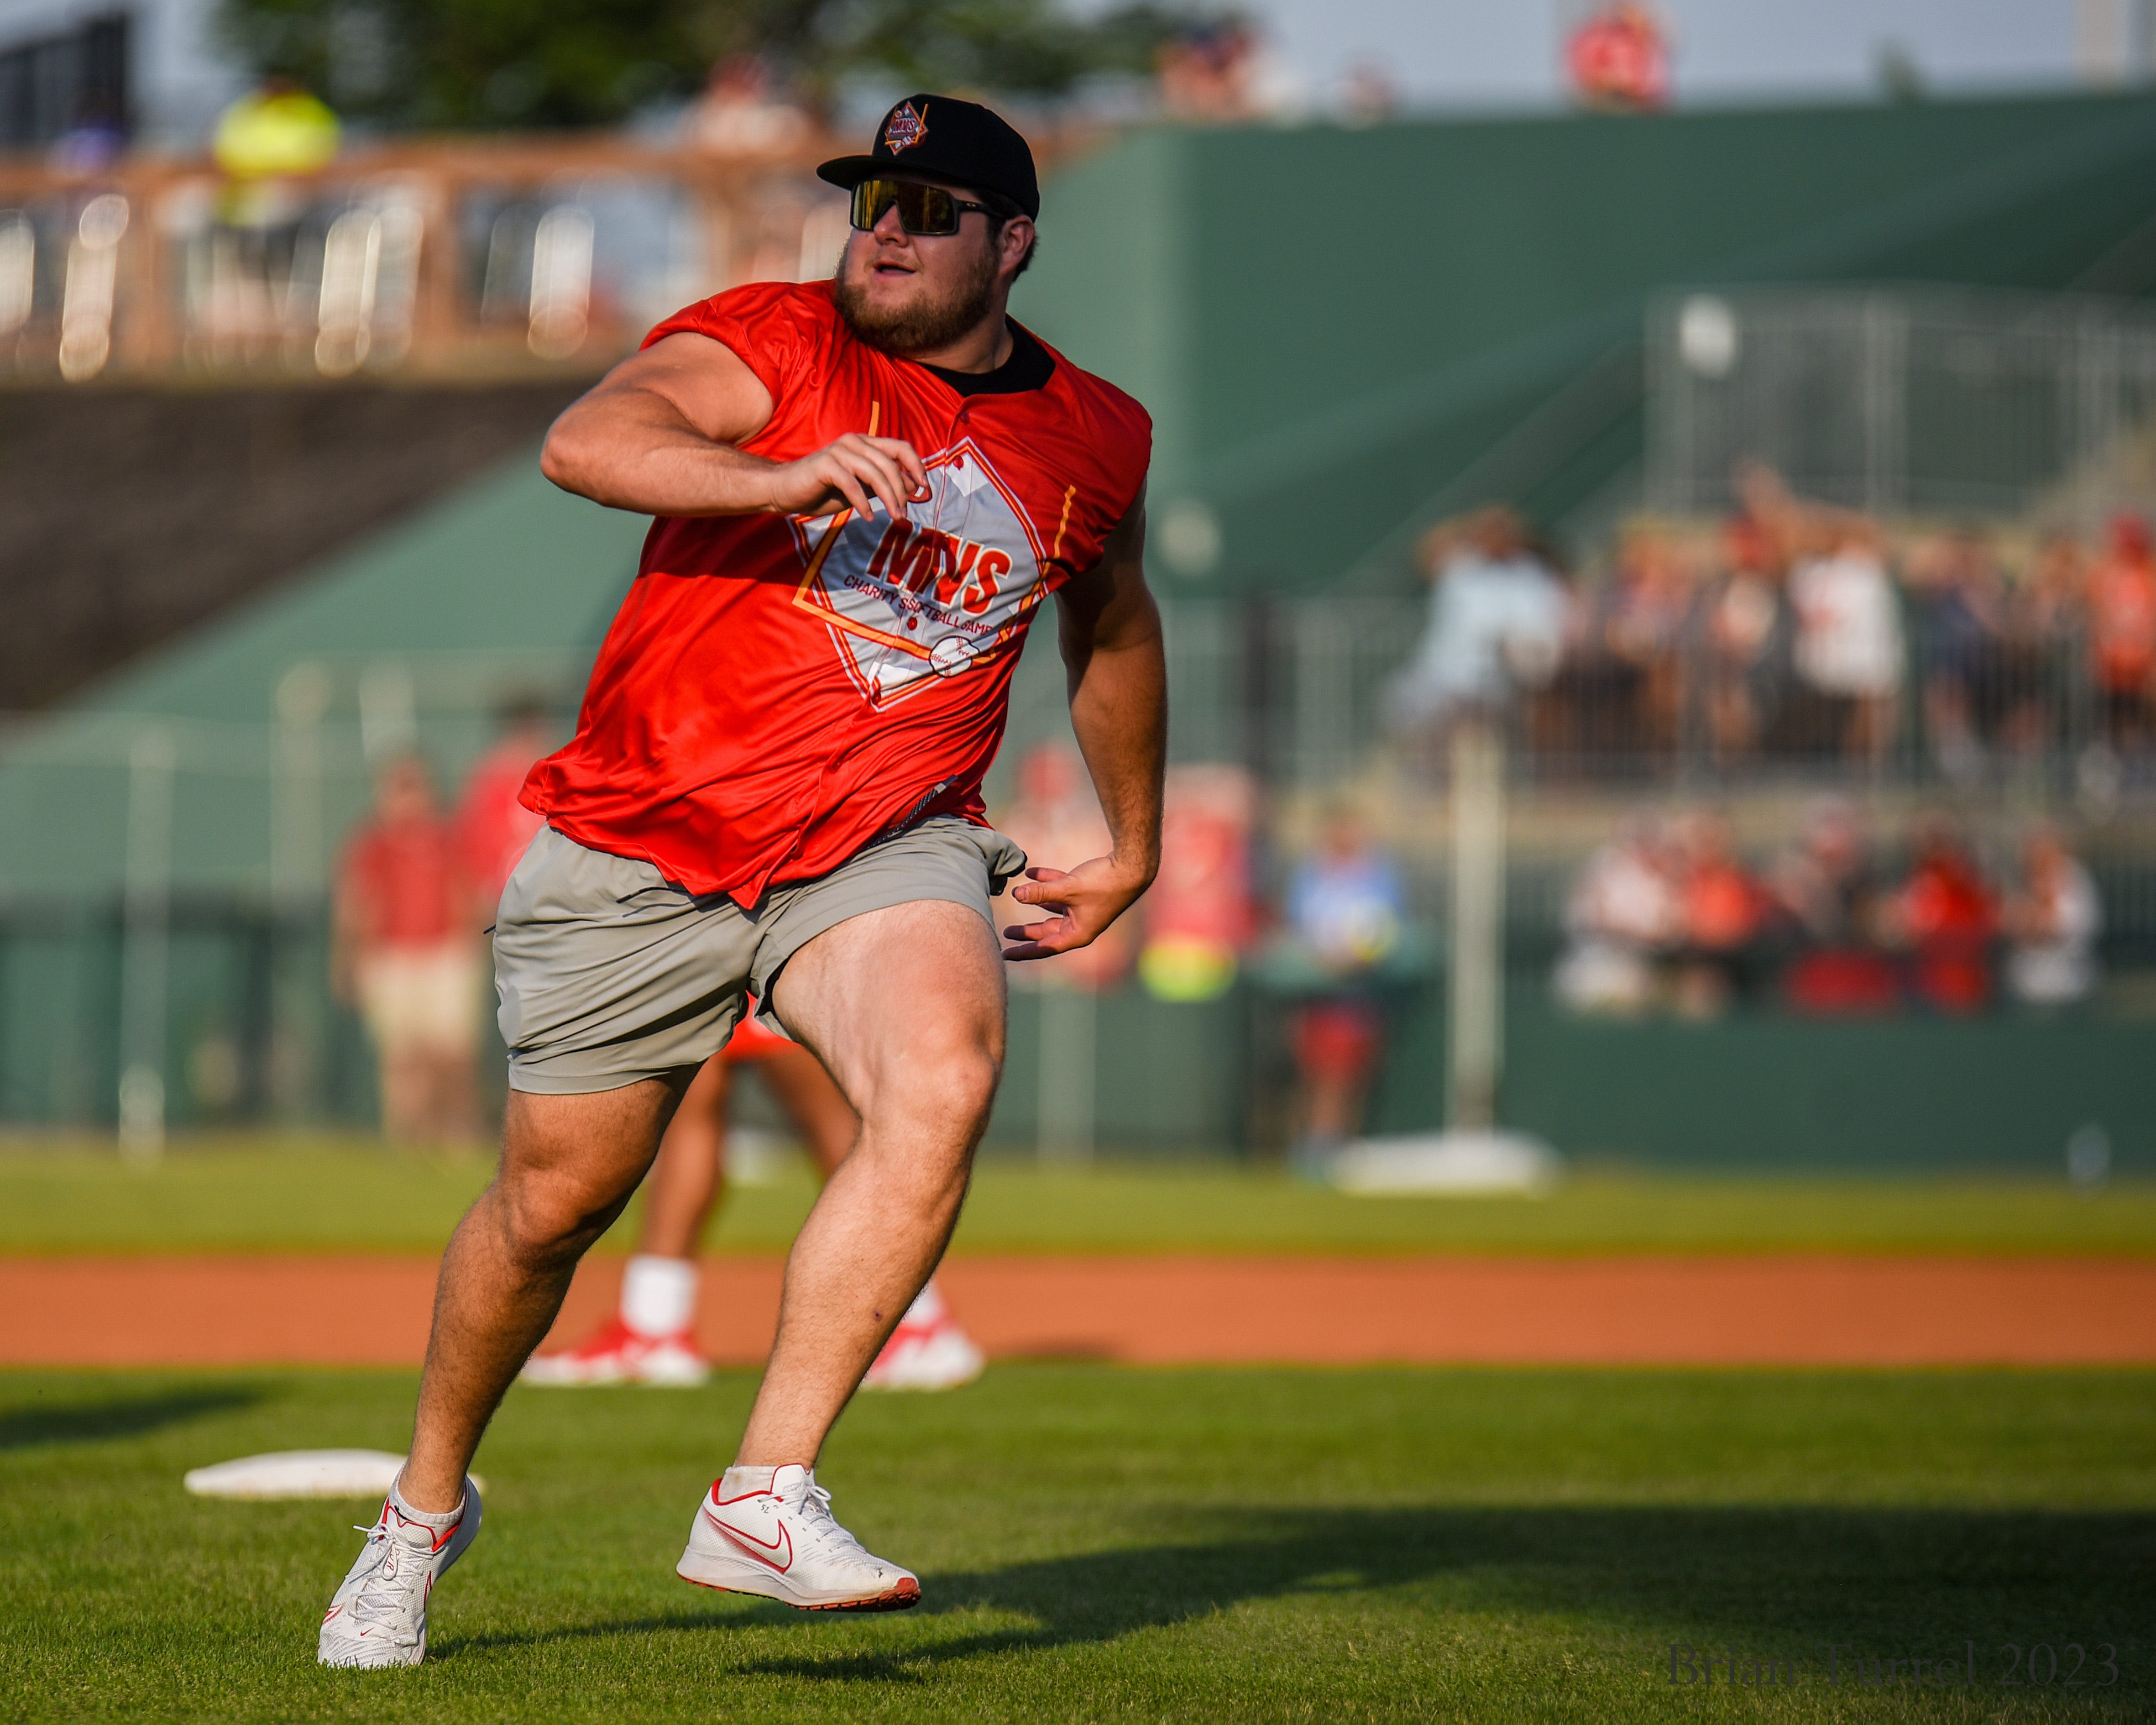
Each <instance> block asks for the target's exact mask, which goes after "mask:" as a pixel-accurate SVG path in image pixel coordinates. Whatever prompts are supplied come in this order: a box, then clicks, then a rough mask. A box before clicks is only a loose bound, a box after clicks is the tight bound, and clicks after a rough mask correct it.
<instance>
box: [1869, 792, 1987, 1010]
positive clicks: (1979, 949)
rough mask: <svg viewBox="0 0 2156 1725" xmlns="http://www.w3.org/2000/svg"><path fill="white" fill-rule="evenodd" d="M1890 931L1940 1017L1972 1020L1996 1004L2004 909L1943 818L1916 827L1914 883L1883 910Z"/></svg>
mask: <svg viewBox="0 0 2156 1725" xmlns="http://www.w3.org/2000/svg"><path fill="white" fill-rule="evenodd" d="M1881 920H1882V922H1884V924H1885V928H1886V933H1887V934H1888V935H1889V936H1890V937H1892V939H1893V940H1894V941H1895V942H1896V943H1897V944H1898V945H1901V946H1903V947H1908V948H1911V949H1912V951H1913V953H1914V957H1912V960H1911V962H1910V966H1909V987H1910V989H1911V991H1912V993H1914V994H1915V995H1916V997H1917V999H1918V1000H1920V1001H1922V1003H1923V1004H1925V1005H1927V1006H1929V1007H1931V1008H1933V1009H1934V1010H1935V1011H1938V1012H1943V1013H1952V1014H1969V1013H1977V1012H1981V1011H1983V1010H1984V1008H1985V1007H1986V1006H1988V1005H1989V1004H1990V1002H1991V942H1992V939H1993V937H1994V936H1995V935H1996V934H1997V933H1998V932H1999V906H1998V904H1997V902H1996V901H1994V898H1993V896H1992V893H1991V889H1990V887H1989V886H1986V885H1985V884H1984V875H1983V873H1982V872H1981V870H1979V869H1978V867H1977V865H1976V860H1975V859H1974V857H1972V856H1971V855H1969V848H1968V846H1967V845H1965V844H1963V841H1962V839H1961V836H1960V835H1959V834H1958V833H1956V832H1955V830H1954V829H1953V826H1952V824H1950V823H1949V822H1948V821H1947V820H1946V819H1944V818H1943V817H1942V816H1938V815H1932V816H1929V817H1928V818H1927V819H1925V820H1924V821H1923V822H1922V824H1920V825H1919V827H1918V828H1917V858H1916V863H1915V865H1914V866H1913V867H1912V869H1911V870H1910V871H1909V878H1908V879H1907V880H1905V881H1903V882H1902V886H1901V889H1900V891H1897V892H1896V893H1895V894H1894V895H1893V896H1892V897H1891V898H1889V899H1888V900H1887V901H1886V904H1885V905H1884V906H1883V907H1882V918H1881Z"/></svg>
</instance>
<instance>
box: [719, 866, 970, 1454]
mask: <svg viewBox="0 0 2156 1725" xmlns="http://www.w3.org/2000/svg"><path fill="white" fill-rule="evenodd" d="M772 1004H773V1008H774V1009H775V1010H776V1011H777V1013H778V1017H779V1019H781V1021H782V1022H783V1024H785V1025H786V1027H787V1029H788V1030H790V1031H792V1032H793V1034H794V1035H796V1036H797V1037H798V1038H799V1039H800V1040H802V1041H803V1042H804V1043H806V1044H807V1045H808V1047H809V1048H811V1049H812V1050H814V1051H815V1053H816V1054H817V1055H819V1056H820V1057H821V1058H822V1060H823V1062H824V1065H825V1067H826V1068H827V1069H829V1072H830V1074H831V1076H832V1077H833V1078H834V1079H835V1080H837V1081H838V1084H839V1088H840V1089H841V1090H842V1091H844V1092H845V1095H846V1096H847V1098H848V1100H849V1101H851V1102H852V1104H853V1105H854V1107H855V1110H856V1111H858V1112H859V1114H860V1117H861V1130H860V1137H859V1139H858V1140H857V1141H856V1142H855V1146H854V1150H853V1153H852V1154H851V1155H850V1156H849V1157H848V1158H846V1159H845V1161H844V1163H841V1164H840V1166H839V1169H838V1171H837V1173H834V1174H833V1175H832V1177H831V1178H830V1181H829V1183H828V1184H827V1185H825V1187H824V1191H823V1195H822V1196H821V1197H820V1198H819V1199H817V1201H816V1207H815V1209H813V1210H811V1211H810V1212H809V1214H808V1221H807V1222H805V1223H804V1224H802V1229H801V1233H800V1235H799V1237H798V1238H797V1239H796V1240H794V1242H793V1251H792V1253H791V1254H790V1255H788V1258H787V1262H786V1288H785V1292H784V1295H783V1297H782V1299H781V1301H780V1303H779V1312H778V1339H777V1341H776V1342H774V1343H773V1345H772V1350H771V1363H770V1365H769V1367H768V1368H767V1369H766V1371H765V1373H764V1377H763V1386H762V1389H760V1390H758V1391H757V1399H756V1406H755V1408H754V1409H752V1411H751V1413H750V1414H749V1421H748V1429H747V1432H746V1433H745V1434H744V1435H742V1446H741V1452H740V1454H739V1455H737V1457H736V1458H735V1459H736V1462H737V1466H750V1467H775V1466H785V1465H787V1464H788V1463H792V1462H798V1463H802V1464H804V1465H809V1464H814V1461H815V1460H816V1456H817V1454H818V1452H819V1450H821V1449H822V1448H823V1445H824V1436H825V1435H826V1434H827V1433H829V1430H830V1429H831V1426H832V1425H833V1423H834V1421H835V1420H837V1419H838V1417H839V1413H840V1412H841V1410H843V1409H844V1407H845V1405H846V1402H847V1399H849V1398H850V1396H851V1395H852V1394H853V1393H854V1390H855V1386H857V1385H858V1384H860V1380H861V1374H862V1373H864V1372H865V1371H866V1370H867V1369H868V1366H869V1363H870V1361H871V1360H873V1359H874V1358H875V1355H876V1350H877V1349H878V1348H881V1347H882V1346H883V1343H884V1341H885V1338H886V1337H888V1336H889V1335H890V1334H891V1330H892V1329H893V1328H894V1327H896V1324H897V1322H898V1320H899V1318H900V1317H901V1314H902V1313H903V1312H905V1310H906V1307H907V1305H908V1304H909V1303H910V1302H911V1301H912V1299H913V1296H915V1295H916V1294H917V1293H919V1292H920V1291H921V1286H922V1284H923V1283H925V1282H926V1281H927V1280H928V1276H929V1273H930V1272H931V1271H933V1270H934V1269H935V1267H936V1263H937V1260H938V1259H939V1258H941V1257H942V1255H943V1248H944V1246H945V1245H946V1244H947V1242H948V1241H949V1240H950V1238H951V1230H952V1227H953V1225H955V1224H956V1223H957V1219H958V1207H959V1205H960V1204H961V1203H962V1201H963V1200H964V1198H965V1194H966V1182H967V1178H968V1174H969V1173H970V1172H971V1169H972V1166H973V1148H974V1147H975V1145H977V1144H978V1142H980V1137H981V1132H982V1131H983V1128H984V1127H986V1126H987V1124H988V1107H989V1105H990V1103H991V1102H993V1100H994V1098H995V1090H996V1081H997V1079H998V1076H1000V1074H1001V1071H1002V1067H1003V1055H1004V970H1003V959H1002V957H1001V952H1000V949H999V947H998V944H997V942H996V939H995V937H994V935H993V933H992V932H990V930H989V927H988V924H987V923H986V922H983V921H982V919H981V918H980V916H978V914H976V913H975V912H973V911H969V910H968V909H967V908H966V907H965V906H962V905H956V904H949V903H945V902H942V901H920V902H916V903H912V904H904V905H896V906H891V908H889V909H887V910H882V911H870V912H869V913H868V914H867V915H865V916H856V917H854V918H852V919H851V920H850V921H848V922H841V923H840V924H839V926H838V927H835V928H833V929H829V930H828V931H826V932H824V933H823V934H820V935H819V936H818V937H816V938H815V939H814V940H813V941H811V942H808V945H807V946H805V947H803V948H802V949H801V950H800V951H799V952H797V953H795V954H794V956H793V958H792V959H791V960H790V961H788V964H787V966H786V968H785V969H784V970H783V972H782V973H780V976H779V979H778V986H777V988H775V990H774V991H773V1000H772Z"/></svg>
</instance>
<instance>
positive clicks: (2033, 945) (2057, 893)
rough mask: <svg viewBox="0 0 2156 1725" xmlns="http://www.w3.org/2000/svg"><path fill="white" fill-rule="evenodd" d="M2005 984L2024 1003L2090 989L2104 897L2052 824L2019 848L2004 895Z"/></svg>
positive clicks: (2068, 999) (2080, 995) (2061, 1000)
mask: <svg viewBox="0 0 2156 1725" xmlns="http://www.w3.org/2000/svg"><path fill="white" fill-rule="evenodd" d="M2005 924H2006V933H2007V938H2008V941H2009V943H2010V944H2009V947H2008V952H2007V957H2006V986H2007V988H2008V990H2009V992H2010V993H2012V994H2013V996H2014V998H2015V999H2017V1000H2020V1001H2022V1002H2024V1003H2025V1004H2028V1005H2030V1006H2071V1005H2072V1004H2074V1003H2075V1002H2076V1001H2080V1000H2086V999H2088V997H2089V996H2090V995H2091V994H2092V993H2095V992H2096V985H2097V981H2098V979H2099V976H2100V972H2099V970H2098V968H2097V957H2096V942H2097V935H2098V934H2100V933H2101V932H2102V929H2103V904H2102V900H2101V899H2100V898H2099V897H2098V896H2097V890H2096V881H2095V880H2094V879H2093V878H2092V876H2091V875H2090V874H2089V871H2088V870H2087V868H2085V867H2084V866H2082V863H2081V861H2080V860H2079V859H2078V858H2076V856H2075V855H2074V854H2073V853H2072V852H2071V851H2070V850H2067V849H2066V840H2065V839H2062V838H2061V836H2060V834H2059V832H2058V830H2057V829H2056V828H2054V827H2048V826H2047V827H2039V828H2037V829H2036V830H2035V832H2033V833H2031V834H2030V835H2029V838H2028V841H2027V843H2026V844H2025V845H2024V846H2023V848H2022V852H2021V885H2020V890H2019V891H2017V892H2015V894H2014V895H2013V896H2011V897H2010V898H2009V899H2008V900H2007V901H2006V914H2005Z"/></svg>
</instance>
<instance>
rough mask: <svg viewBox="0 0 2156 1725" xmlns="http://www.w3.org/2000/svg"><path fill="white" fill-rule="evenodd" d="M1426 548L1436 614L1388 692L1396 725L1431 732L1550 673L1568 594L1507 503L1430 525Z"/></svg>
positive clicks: (1494, 707)
mask: <svg viewBox="0 0 2156 1725" xmlns="http://www.w3.org/2000/svg"><path fill="white" fill-rule="evenodd" d="M1420 553H1421V563H1422V569H1423V576H1424V579H1425V580H1427V581H1428V582H1429V583H1430V621H1429V623H1428V624H1427V625H1426V626H1425V628H1424V631H1423V637H1422V640H1421V642H1420V643H1419V645H1418V646H1417V647H1416V649H1415V653H1414V658H1413V659H1412V660H1409V663H1408V666H1407V669H1406V670H1404V671H1402V672H1401V673H1400V675H1399V677H1398V678H1397V679H1395V680H1394V683H1393V685H1392V688H1391V690H1390V691H1389V696H1388V698H1389V702H1390V706H1391V711H1392V717H1393V721H1394V724H1395V726H1397V727H1398V728H1399V729H1400V730H1401V731H1403V732H1409V733H1412V734H1420V735H1425V736H1427V735H1428V734H1430V733H1431V732H1435V731H1441V730H1442V729H1444V728H1445V726H1447V725H1449V724H1450V721H1452V720H1454V719H1455V718H1456V717H1457V716H1460V714H1462V713H1463V712H1468V711H1483V712H1490V711H1502V710H1504V709H1507V708H1509V707H1510V706H1512V704H1513V702H1514V701H1516V700H1517V698H1518V697H1519V696H1520V695H1521V694H1522V692H1523V691H1529V690H1534V689H1539V688H1541V687H1542V686H1543V685H1544V684H1546V683H1548V681H1549V680H1550V679H1551V678H1552V677H1553V676H1554V675H1556V672H1557V669H1558V662H1559V660H1561V659H1562V658H1563V654H1564V647H1565V639H1566V635H1567V633H1568V626H1569V624H1570V621H1571V602H1570V596H1569V594H1568V592H1567V590H1566V588H1565V585H1564V583H1563V582H1562V581H1560V580H1558V578H1557V576H1556V575H1555V574H1554V573H1553V572H1552V569H1551V567H1550V564H1549V562H1548V559H1547V558H1545V557H1543V556H1542V555H1541V554H1540V553H1539V552H1537V550H1536V549H1535V547H1533V546H1532V543H1531V542H1529V540H1528V537H1527V524H1526V523H1525V522H1524V521H1522V520H1521V519H1520V517H1519V516H1517V514H1515V513H1514V512H1513V511H1512V510H1509V509H1507V508H1505V507H1503V506H1498V505H1493V506H1490V507H1488V508H1486V509H1478V510H1476V511H1474V512H1473V513H1472V514H1471V515H1467V516H1460V517H1459V518H1457V519H1456V520H1454V521H1445V522H1442V523H1440V525H1439V526H1435V527H1433V528H1431V529H1430V531H1429V532H1428V533H1426V534H1424V536H1423V541H1422V545H1421V547H1420Z"/></svg>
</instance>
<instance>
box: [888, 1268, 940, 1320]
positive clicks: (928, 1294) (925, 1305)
mask: <svg viewBox="0 0 2156 1725" xmlns="http://www.w3.org/2000/svg"><path fill="white" fill-rule="evenodd" d="M946 1311H947V1307H945V1306H944V1304H943V1295H942V1291H941V1290H940V1289H938V1288H937V1286H936V1278H935V1277H934V1276H931V1277H929V1279H928V1286H927V1287H925V1288H923V1289H921V1291H920V1292H919V1293H917V1294H916V1295H915V1296H913V1303H912V1304H911V1306H909V1307H906V1316H905V1317H902V1318H901V1319H899V1322H901V1323H902V1324H933V1323H941V1322H942V1321H943V1317H944V1313H945V1312H946Z"/></svg>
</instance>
